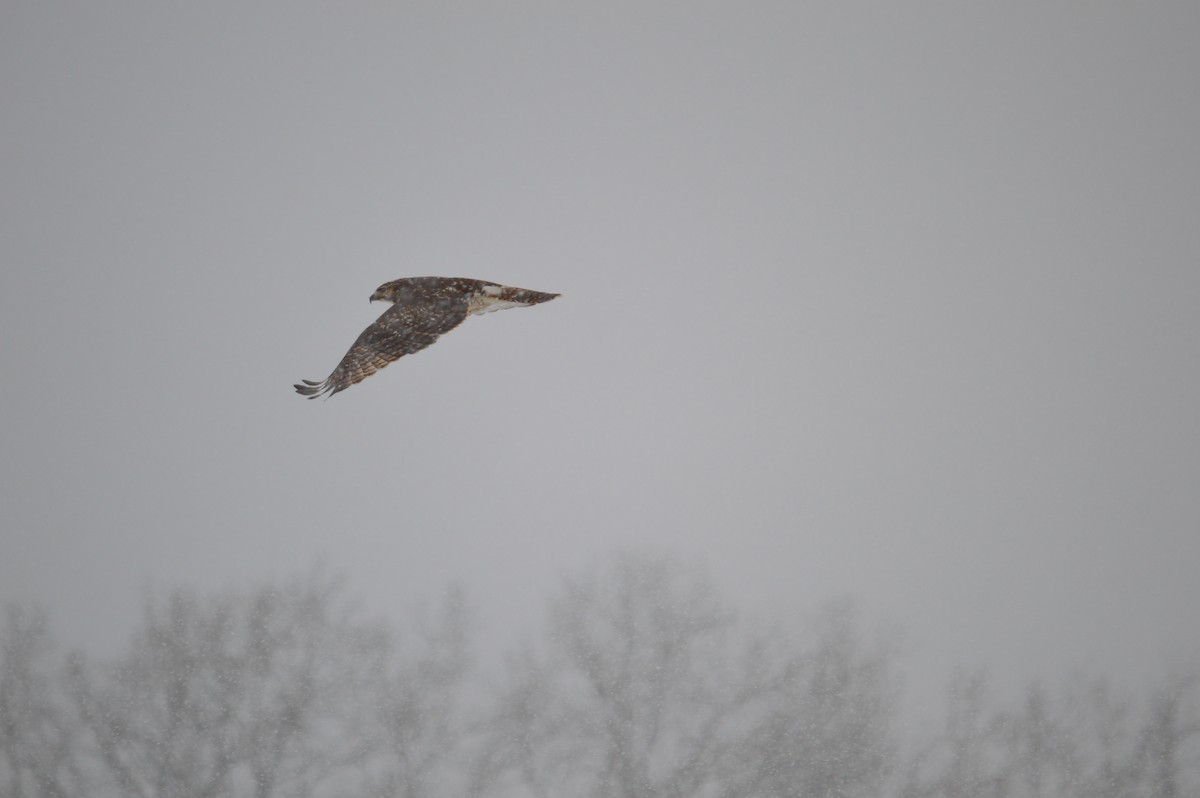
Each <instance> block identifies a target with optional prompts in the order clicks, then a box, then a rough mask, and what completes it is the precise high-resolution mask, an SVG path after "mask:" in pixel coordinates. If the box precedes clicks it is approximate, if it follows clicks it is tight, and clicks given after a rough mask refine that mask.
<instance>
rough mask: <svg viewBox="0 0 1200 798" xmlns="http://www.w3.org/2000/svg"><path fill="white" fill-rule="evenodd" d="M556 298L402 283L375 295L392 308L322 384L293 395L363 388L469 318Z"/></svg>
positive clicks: (457, 281)
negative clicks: (359, 385) (386, 368)
mask: <svg viewBox="0 0 1200 798" xmlns="http://www.w3.org/2000/svg"><path fill="white" fill-rule="evenodd" d="M557 296H558V294H547V293H543V292H541V291H528V290H526V289H524V288H512V287H510V286H507V285H500V284H498V283H492V282H488V281H487V280H470V279H467V278H465V277H405V278H403V279H400V280H392V281H391V282H390V283H384V284H383V285H381V286H379V287H378V288H376V289H375V293H373V294H371V301H372V302H374V301H375V300H377V299H379V300H383V301H384V302H391V303H392V306H391V307H390V308H388V309H387V310H385V311H384V312H383V315H381V316H380V317H379V318H378V319H376V320H375V321H374V323H372V324H371V325H370V326H369V327H367V329H365V330H363V331H362V335H360V336H358V340H356V341H355V342H354V345H353V346H351V347H350V350H349V351H348V352H346V354H345V356H344V357H343V358H342V362H340V363H338V365H337V368H335V369H334V370H333V373H332V374H330V375H329V376H328V377H326V378H325V379H323V380H321V381H320V382H312V381H310V380H303V381H302V382H301V383H299V384H297V385H296V392H297V393H300V394H302V395H304V396H307V397H308V398H309V399H316V398H317V397H318V396H321V395H322V394H329V395H330V396H332V395H333V394H335V393H337V392H338V391H344V390H346V389H347V388H349V387H350V386H351V385H354V384H355V383H356V382H362V381H363V380H364V379H366V378H367V377H370V376H371V375H372V374H374V373H375V372H376V371H379V369H381V368H383V367H384V366H386V365H387V364H388V363H391V362H392V361H393V360H396V359H397V358H401V357H404V356H405V355H411V354H412V353H413V352H419V351H421V350H422V349H424V348H425V347H427V346H429V345H430V344H432V343H433V342H434V341H436V340H437V339H438V336H440V335H441V334H442V333H446V332H449V331H450V330H453V329H454V328H455V327H457V326H458V325H460V324H462V323H463V321H464V320H465V319H466V318H467V316H469V315H471V314H472V313H474V314H482V313H491V312H492V311H493V310H503V309H504V308H519V307H525V306H527V305H537V304H539V303H541V302H549V301H550V300H551V299H554V298H555V297H557Z"/></svg>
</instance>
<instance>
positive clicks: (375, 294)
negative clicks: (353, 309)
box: [371, 291, 383, 302]
mask: <svg viewBox="0 0 1200 798" xmlns="http://www.w3.org/2000/svg"><path fill="white" fill-rule="evenodd" d="M376 299H383V297H381V296H380V295H379V292H378V291H376V292H375V293H373V294H371V302H374V301H375V300H376Z"/></svg>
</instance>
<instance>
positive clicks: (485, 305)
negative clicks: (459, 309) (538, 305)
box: [469, 288, 525, 316]
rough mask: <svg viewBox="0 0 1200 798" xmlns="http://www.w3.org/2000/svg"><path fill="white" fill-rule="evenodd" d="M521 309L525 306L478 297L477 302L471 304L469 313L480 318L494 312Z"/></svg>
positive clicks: (518, 303)
mask: <svg viewBox="0 0 1200 798" xmlns="http://www.w3.org/2000/svg"><path fill="white" fill-rule="evenodd" d="M484 290H485V291H486V290H487V289H486V288H485V289H484ZM521 307H525V306H524V305H522V304H521V303H520V302H506V301H504V300H502V299H489V298H487V297H480V298H479V301H478V302H472V303H471V306H470V308H469V312H470V313H472V314H474V315H476V316H482V315H483V314H484V313H491V312H492V311H494V310H504V309H505V308H521Z"/></svg>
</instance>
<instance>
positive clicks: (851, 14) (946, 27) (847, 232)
mask: <svg viewBox="0 0 1200 798" xmlns="http://www.w3.org/2000/svg"><path fill="white" fill-rule="evenodd" d="M1198 42H1200V5H1197V4H1195V3H1187V2H1182V3H1139V4H1132V3H1104V2H1089V3H1044V2H1036V3H1019V2H1011V3H993V4H982V3H969V4H959V3H878V4H861V3H841V2H839V3H827V4H826V3H821V4H818V3H765V2H764V3H745V2H737V3H733V2H730V3H721V4H713V3H703V2H701V3H644V2H636V3H631V2H603V3H599V2H597V3H533V2H527V3H521V2H517V3H504V4H497V3H440V2H439V3H433V2H430V3H373V4H366V3H363V4H349V3H337V4H308V3H291V2H289V3H242V2H238V3H182V4H163V3H149V2H147V3H139V2H121V3H104V4H97V3H83V2H79V3H63V2H46V1H45V0H38V2H24V1H22V0H7V2H4V3H3V4H2V5H0V116H2V119H3V124H0V266H2V271H0V342H2V343H0V372H2V373H3V374H4V375H5V378H6V387H5V389H4V390H3V392H2V393H0V448H2V452H3V454H2V455H0V534H2V535H3V556H2V557H0V596H2V597H3V598H16V599H23V600H36V601H40V602H42V603H44V604H46V605H48V606H49V607H50V608H51V609H52V611H53V612H54V618H55V622H56V626H57V628H58V630H59V633H60V635H62V636H63V637H65V638H67V639H68V640H69V641H72V642H81V643H83V644H85V645H89V646H92V647H96V648H100V649H103V648H105V647H106V646H110V645H111V644H110V643H108V642H106V641H108V640H109V638H111V637H112V636H113V635H117V636H118V638H119V639H120V640H124V638H125V635H126V634H127V632H128V630H129V629H130V628H131V627H132V625H133V623H134V621H135V619H136V617H137V611H138V605H139V602H140V598H141V594H142V590H143V589H144V588H145V586H146V585H148V584H153V585H159V586H173V585H175V584H177V583H187V584H193V585H199V586H224V585H229V584H241V583H245V582H247V581H250V580H258V579H262V578H266V577H271V576H278V575H282V574H287V573H291V572H294V571H297V570H303V569H305V568H307V567H310V566H311V565H312V564H313V563H314V562H315V561H317V560H318V559H320V558H324V559H326V560H327V561H328V562H329V564H330V565H331V566H332V567H333V568H334V569H336V570H339V571H344V572H345V573H346V574H347V575H348V577H349V578H350V580H351V584H352V585H353V586H354V589H355V590H356V591H358V592H360V593H361V594H363V595H364V597H365V598H366V599H367V601H368V603H369V605H370V606H372V607H374V608H376V609H377V610H381V611H386V610H388V609H389V608H391V607H394V606H396V605H398V604H400V603H405V602H408V601H410V600H412V599H414V598H418V597H423V596H428V595H431V594H432V593H434V592H435V591H437V590H438V589H440V587H441V586H443V585H444V584H445V583H446V582H447V581H448V580H452V579H456V580H460V581H462V582H463V583H464V584H465V585H466V586H467V587H468V589H469V590H470V592H471V593H472V594H473V595H474V597H475V598H476V600H477V601H478V602H480V603H481V604H482V605H484V607H485V608H486V609H485V613H486V615H485V617H486V618H487V619H488V620H489V621H490V622H491V623H493V624H495V625H499V628H507V626H506V625H512V627H513V628H516V627H517V626H519V625H520V624H521V623H522V622H523V621H522V619H523V618H526V617H529V616H530V614H532V613H538V612H540V606H541V601H542V600H543V598H544V596H545V594H546V592H547V591H548V590H549V589H550V588H551V587H552V586H553V585H555V584H557V580H558V579H559V577H560V575H561V574H562V572H563V571H564V570H567V569H576V568H579V567H581V566H584V565H585V564H586V563H588V562H589V561H591V560H593V559H594V558H595V557H596V556H598V555H600V554H603V553H605V552H607V551H609V550H610V549H611V548H612V547H614V546H616V545H624V544H631V543H645V544H649V545H650V546H652V547H657V548H660V549H666V550H670V551H673V552H678V553H679V554H681V555H682V556H683V557H685V558H687V559H695V560H700V561H703V562H706V563H708V565H709V566H710V568H711V569H712V570H713V572H714V573H715V575H716V576H717V577H718V579H719V580H720V582H721V583H722V584H723V585H724V586H726V588H727V589H728V590H729V591H730V593H731V594H732V595H733V596H734V597H735V598H737V599H738V600H739V601H744V602H745V603H752V602H754V601H759V600H768V599H774V600H780V601H783V602H791V603H794V604H795V605H796V606H801V607H809V606H811V605H812V604H813V603H814V602H816V601H818V600H820V599H822V598H825V597H828V596H830V595H833V594H843V593H849V594H852V595H854V596H857V597H859V598H860V599H861V600H862V602H863V604H864V607H865V609H866V610H867V612H868V614H870V615H872V616H886V617H888V618H891V619H892V620H893V621H895V622H897V623H898V624H899V625H901V626H902V627H904V628H905V629H906V630H907V632H908V639H909V643H910V646H911V648H912V650H913V654H912V656H911V658H910V662H911V663H912V666H913V667H914V669H916V670H919V671H920V672H922V673H924V674H935V675H936V679H937V680H941V679H942V678H943V677H944V674H945V672H946V671H947V670H948V669H949V668H950V667H951V666H953V665H954V664H957V663H963V664H968V665H971V664H982V663H988V664H990V665H992V666H993V668H995V669H996V670H998V671H1001V672H1003V673H1007V674H1011V675H1012V676H1013V678H1021V679H1023V678H1025V677H1026V676H1029V675H1033V674H1041V675H1045V676H1049V675H1053V674H1056V673H1060V672H1062V671H1063V670H1064V669H1067V668H1070V667H1073V666H1086V667H1088V668H1091V669H1095V670H1098V671H1101V672H1107V673H1110V674H1114V675H1117V676H1129V675H1133V676H1135V677H1141V676H1142V675H1157V674H1158V673H1159V672H1160V667H1161V665H1162V663H1163V662H1164V661H1165V660H1166V659H1167V658H1168V657H1169V656H1172V655H1175V654H1184V655H1190V656H1200V622H1198V621H1197V615H1196V613H1197V610H1198V608H1200V579H1198V578H1197V566H1198V564H1200V543H1198V542H1197V532H1198V527H1200V414H1198V413H1197V409H1198V408H1200V378H1198V370H1197V363H1198V354H1200V261H1198V256H1197V253H1198V252H1200V151H1198V147H1200V145H1198V144H1197V142H1198V141H1200V138H1198V136H1197V129H1198V127H1200V91H1198V90H1197V75H1200V46H1198ZM422 274H444V275H457V276H467V277H480V278H485V279H490V280H496V281H499V282H504V283H508V284H510V285H518V286H523V287H527V288H534V289H539V290H544V291H558V292H562V293H563V297H562V298H561V299H559V300H557V301H555V302H553V303H550V304H547V305H542V306H539V307H537V308H532V309H528V310H517V311H507V312H504V313H498V314H493V315H489V316H486V317H482V318H472V319H470V320H469V321H468V322H467V323H466V324H465V325H464V326H463V327H462V328H461V329H459V330H457V331H455V332H454V333H453V334H451V335H449V336H447V337H446V338H445V339H443V340H442V341H441V342H439V343H438V344H437V345H436V346H435V347H434V348H432V349H430V350H428V351H426V352H423V353H421V354H419V355H415V356H413V357H411V358H406V359H404V360H402V361H400V362H398V363H396V364H395V365H393V366H392V367H390V368H389V369H387V370H386V371H384V372H382V373H381V374H380V375H378V376H376V377H373V378H372V379H370V380H369V381H367V382H365V383H363V384H362V385H359V386H357V387H355V388H354V389H352V390H350V391H348V392H346V393H344V394H340V395H338V396H337V397H334V398H333V399H331V400H330V401H328V402H307V401H304V400H303V399H301V398H300V397H298V396H296V394H295V393H293V391H292V388H291V384H292V383H293V382H296V381H297V380H298V379H299V378H301V377H307V378H310V379H320V378H322V377H324V376H325V375H326V374H327V373H328V372H329V371H330V370H331V369H332V368H333V366H334V365H335V363H336V362H337V359H338V358H339V357H340V356H341V355H342V353H343V352H344V351H345V349H346V347H347V346H348V345H349V344H350V342H351V341H352V340H353V338H354V337H355V336H356V335H357V334H358V332H359V331H360V330H361V329H362V327H363V326H365V325H366V324H367V323H368V322H370V321H371V320H372V319H373V318H374V316H375V315H377V314H378V313H379V312H380V310H381V306H379V305H375V306H368V304H367V297H368V296H369V295H370V293H371V291H372V290H373V289H374V288H375V287H376V286H377V285H378V284H380V283H382V282H384V281H386V280H390V279H393V278H396V277H401V276H412V275H422ZM112 647H114V648H115V646H112Z"/></svg>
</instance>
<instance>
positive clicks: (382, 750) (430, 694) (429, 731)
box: [366, 589, 484, 798]
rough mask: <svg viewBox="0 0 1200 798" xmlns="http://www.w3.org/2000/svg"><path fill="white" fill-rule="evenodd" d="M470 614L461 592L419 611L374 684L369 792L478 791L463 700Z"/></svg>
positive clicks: (414, 797) (416, 797)
mask: <svg viewBox="0 0 1200 798" xmlns="http://www.w3.org/2000/svg"><path fill="white" fill-rule="evenodd" d="M470 629H471V621H470V613H469V612H468V610H467V607H466V602H465V600H464V598H463V595H462V592H461V591H460V590H457V589H456V590H451V591H450V592H449V593H448V594H447V596H446V599H445V601H444V602H443V603H442V605H441V607H440V608H437V609H436V610H432V611H428V610H418V611H417V612H416V613H415V614H414V617H413V619H412V622H411V623H410V624H409V626H408V629H407V630H406V633H402V634H401V636H400V638H399V643H400V644H399V645H398V646H397V651H396V652H395V653H394V654H393V656H392V657H391V658H390V665H389V668H390V670H389V672H388V673H387V674H386V675H385V676H384V677H383V678H382V679H380V680H378V681H377V682H376V683H375V684H374V685H373V688H372V692H371V695H372V696H373V699H372V704H373V706H372V711H371V715H370V723H371V724H372V725H371V727H370V728H371V730H372V731H371V736H372V738H373V739H374V740H375V743H376V746H375V750H374V756H373V757H372V762H371V767H370V779H369V781H368V789H367V790H366V792H367V793H369V794H370V795H377V796H402V797H403V798H422V797H423V796H435V795H452V794H455V795H461V794H466V793H469V792H472V791H474V792H476V793H478V792H479V791H480V790H481V789H482V788H483V786H484V782H480V781H479V780H478V777H476V778H475V779H472V767H471V761H470V754H471V752H470V750H469V748H468V740H467V738H468V734H469V725H470V721H469V718H468V716H467V708H466V707H465V706H464V703H465V700H466V693H467V687H468V685H467V679H468V677H469V676H470V674H471V670H472V668H473V661H472V658H471V654H470V651H469V640H470Z"/></svg>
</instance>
